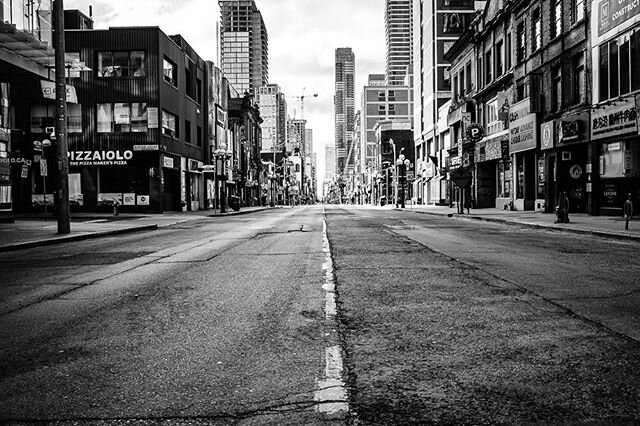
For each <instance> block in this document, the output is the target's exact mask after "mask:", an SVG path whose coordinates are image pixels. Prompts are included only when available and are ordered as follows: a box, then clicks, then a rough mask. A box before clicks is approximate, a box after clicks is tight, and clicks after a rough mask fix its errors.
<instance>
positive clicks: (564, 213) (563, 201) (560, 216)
mask: <svg viewBox="0 0 640 426" xmlns="http://www.w3.org/2000/svg"><path fill="white" fill-rule="evenodd" d="M556 223H569V197H567V193H566V191H562V193H561V194H560V200H558V206H557V207H556Z"/></svg>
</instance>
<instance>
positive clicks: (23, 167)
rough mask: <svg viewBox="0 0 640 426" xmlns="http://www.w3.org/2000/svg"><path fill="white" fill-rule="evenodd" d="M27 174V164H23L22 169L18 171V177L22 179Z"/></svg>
mask: <svg viewBox="0 0 640 426" xmlns="http://www.w3.org/2000/svg"><path fill="white" fill-rule="evenodd" d="M28 176H29V166H27V165H26V164H23V165H22V170H21V172H20V177H21V178H23V179H24V178H26V177H28Z"/></svg>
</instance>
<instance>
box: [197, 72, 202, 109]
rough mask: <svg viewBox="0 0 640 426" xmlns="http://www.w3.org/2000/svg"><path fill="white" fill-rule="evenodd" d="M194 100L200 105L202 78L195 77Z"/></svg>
mask: <svg viewBox="0 0 640 426" xmlns="http://www.w3.org/2000/svg"><path fill="white" fill-rule="evenodd" d="M196 102H198V105H202V80H200V79H199V78H196Z"/></svg>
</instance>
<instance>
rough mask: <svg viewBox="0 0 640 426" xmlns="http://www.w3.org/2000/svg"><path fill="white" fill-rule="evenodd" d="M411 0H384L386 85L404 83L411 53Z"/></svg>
mask: <svg viewBox="0 0 640 426" xmlns="http://www.w3.org/2000/svg"><path fill="white" fill-rule="evenodd" d="M411 3H412V0H385V9H384V26H385V35H386V41H387V69H386V78H387V85H389V86H396V85H404V84H405V76H406V75H407V69H408V68H409V67H410V66H411V63H412V62H411V58H412V53H413V41H412V37H413V13H412V10H413V8H412V4H411Z"/></svg>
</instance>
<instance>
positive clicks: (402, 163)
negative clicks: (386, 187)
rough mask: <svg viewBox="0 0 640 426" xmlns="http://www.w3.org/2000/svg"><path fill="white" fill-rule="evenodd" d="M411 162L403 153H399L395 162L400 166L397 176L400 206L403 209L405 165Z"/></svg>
mask: <svg viewBox="0 0 640 426" xmlns="http://www.w3.org/2000/svg"><path fill="white" fill-rule="evenodd" d="M410 164H411V161H409V159H408V158H405V156H404V154H400V156H399V157H398V161H397V162H396V165H397V166H399V167H400V176H399V179H398V180H399V181H400V203H401V205H400V207H401V208H403V209H404V207H405V206H404V185H405V182H406V180H407V167H409V165H410Z"/></svg>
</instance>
